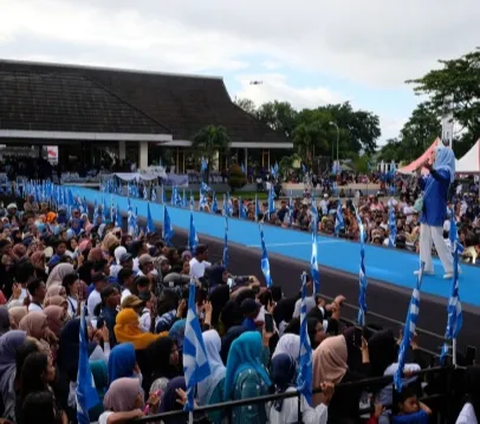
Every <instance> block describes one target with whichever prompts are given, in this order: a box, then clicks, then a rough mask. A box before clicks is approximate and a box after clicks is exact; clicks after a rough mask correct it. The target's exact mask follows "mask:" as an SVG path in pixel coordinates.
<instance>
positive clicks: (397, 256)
mask: <svg viewBox="0 0 480 424" xmlns="http://www.w3.org/2000/svg"><path fill="white" fill-rule="evenodd" d="M72 188H73V187H72ZM73 192H74V195H77V193H78V195H80V196H81V197H82V198H83V197H84V196H85V198H86V199H87V201H89V202H92V203H93V202H94V201H95V200H97V202H98V203H99V204H100V205H101V204H102V196H103V195H104V194H103V193H101V192H99V191H96V190H92V189H88V188H83V187H74V188H73ZM105 196H106V199H107V204H110V202H111V200H110V199H111V198H112V200H113V203H114V204H115V205H117V203H118V205H119V207H120V209H121V211H122V212H123V213H126V212H127V198H126V197H123V196H119V195H110V194H106V195H105ZM131 204H132V207H133V208H135V207H137V208H138V215H139V216H140V217H144V218H145V217H146V216H147V202H146V201H144V200H140V199H131ZM167 208H168V211H169V214H170V219H171V221H172V225H173V227H174V228H175V227H177V228H181V229H183V230H188V228H189V224H190V211H189V210H188V209H181V208H175V207H172V206H170V205H167ZM150 210H151V213H152V217H153V219H154V220H155V221H159V222H161V221H162V219H163V205H160V204H155V203H151V204H150ZM194 220H195V227H196V230H197V233H198V235H199V239H200V242H201V239H202V234H205V235H208V236H210V237H217V238H219V239H223V236H224V218H223V217H222V216H220V215H213V214H208V213H203V212H198V211H195V212H194ZM264 235H265V242H266V244H267V250H268V251H269V252H272V253H277V254H280V255H283V256H287V257H290V258H294V259H299V260H302V261H305V262H310V256H311V249H312V242H311V234H309V233H305V232H300V231H295V230H290V229H284V228H279V227H273V226H270V225H265V226H264ZM228 238H229V240H230V241H232V242H234V243H237V244H240V245H244V246H246V247H249V248H252V249H258V250H259V249H260V233H259V229H258V224H257V223H255V222H252V221H246V220H240V219H236V218H231V219H230V220H229V233H228ZM359 254H360V246H359V244H358V243H354V242H349V241H345V240H341V239H336V238H331V237H322V236H319V237H318V262H319V264H320V265H321V266H325V267H329V268H333V269H337V270H340V271H344V272H348V273H352V274H357V273H358V266H359ZM418 262H419V259H418V256H417V255H414V254H411V253H408V252H403V251H400V250H395V249H388V248H383V247H376V246H372V245H367V246H365V264H366V270H367V277H370V278H372V279H375V280H378V281H382V282H386V283H389V284H394V285H396V286H399V287H404V288H413V286H414V285H415V277H414V275H413V272H414V271H415V270H416V269H418ZM434 264H435V271H436V275H435V276H425V277H424V280H423V285H422V291H423V292H425V293H429V294H432V295H436V296H440V297H443V298H448V297H449V296H450V290H451V281H450V280H444V279H443V268H442V265H441V263H440V261H439V260H438V259H435V260H434ZM259 271H260V254H259ZM271 272H272V278H273V281H275V279H276V278H281V275H276V274H275V269H274V268H273V269H272V271H271ZM479 284H480V267H475V266H471V265H463V266H462V274H461V276H460V297H461V299H462V302H463V303H468V304H470V305H473V306H477V307H479V306H480V289H478V288H477V287H476V286H477V285H479Z"/></svg>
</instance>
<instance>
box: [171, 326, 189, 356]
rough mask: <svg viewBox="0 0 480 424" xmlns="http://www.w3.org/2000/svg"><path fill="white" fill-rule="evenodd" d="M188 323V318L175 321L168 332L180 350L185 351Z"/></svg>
mask: <svg viewBox="0 0 480 424" xmlns="http://www.w3.org/2000/svg"><path fill="white" fill-rule="evenodd" d="M186 324H187V320H186V318H183V319H181V320H178V321H175V323H174V324H173V325H172V328H170V331H169V332H168V336H169V337H170V338H172V339H173V341H174V342H175V343H176V345H177V347H178V350H179V351H183V339H185V326H186Z"/></svg>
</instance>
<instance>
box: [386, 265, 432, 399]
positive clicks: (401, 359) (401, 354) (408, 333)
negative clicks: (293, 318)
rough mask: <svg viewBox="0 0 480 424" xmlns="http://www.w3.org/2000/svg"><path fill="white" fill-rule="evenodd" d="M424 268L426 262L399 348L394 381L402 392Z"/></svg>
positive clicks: (414, 291)
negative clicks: (404, 370) (406, 359)
mask: <svg viewBox="0 0 480 424" xmlns="http://www.w3.org/2000/svg"><path fill="white" fill-rule="evenodd" d="M424 269H425V262H422V263H421V265H420V271H419V273H418V276H417V285H416V287H415V288H414V289H413V292H412V297H411V299H410V305H409V306H408V312H407V318H406V320H405V326H404V327H403V338H402V342H401V343H400V348H399V349H398V368H397V371H396V372H395V375H394V376H393V383H394V384H395V390H396V391H397V392H399V393H401V392H402V376H403V369H404V367H405V356H406V354H407V352H408V349H409V348H410V343H411V342H412V338H413V336H414V335H415V331H416V329H417V320H418V314H419V312H420V288H421V286H422V278H423V271H424Z"/></svg>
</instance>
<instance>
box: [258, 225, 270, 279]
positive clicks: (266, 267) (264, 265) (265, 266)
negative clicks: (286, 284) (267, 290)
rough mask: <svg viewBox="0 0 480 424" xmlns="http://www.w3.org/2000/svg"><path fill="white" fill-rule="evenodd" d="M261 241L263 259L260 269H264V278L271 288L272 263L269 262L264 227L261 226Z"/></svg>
mask: <svg viewBox="0 0 480 424" xmlns="http://www.w3.org/2000/svg"><path fill="white" fill-rule="evenodd" d="M260 241H261V245H262V259H261V261H260V268H261V269H262V273H263V276H264V277H265V281H266V282H267V287H271V286H272V284H273V282H272V276H271V274H270V261H269V260H268V252H267V246H266V245H265V237H264V236H263V226H262V224H260Z"/></svg>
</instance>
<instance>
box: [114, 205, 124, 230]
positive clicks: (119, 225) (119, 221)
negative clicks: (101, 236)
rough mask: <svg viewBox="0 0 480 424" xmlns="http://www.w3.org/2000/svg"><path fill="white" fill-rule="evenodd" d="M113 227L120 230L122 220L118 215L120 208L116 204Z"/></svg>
mask: <svg viewBox="0 0 480 424" xmlns="http://www.w3.org/2000/svg"><path fill="white" fill-rule="evenodd" d="M115 209H116V210H115V212H116V214H115V227H120V228H122V226H123V220H122V214H121V213H120V206H118V203H117V207H116V208H115Z"/></svg>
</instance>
